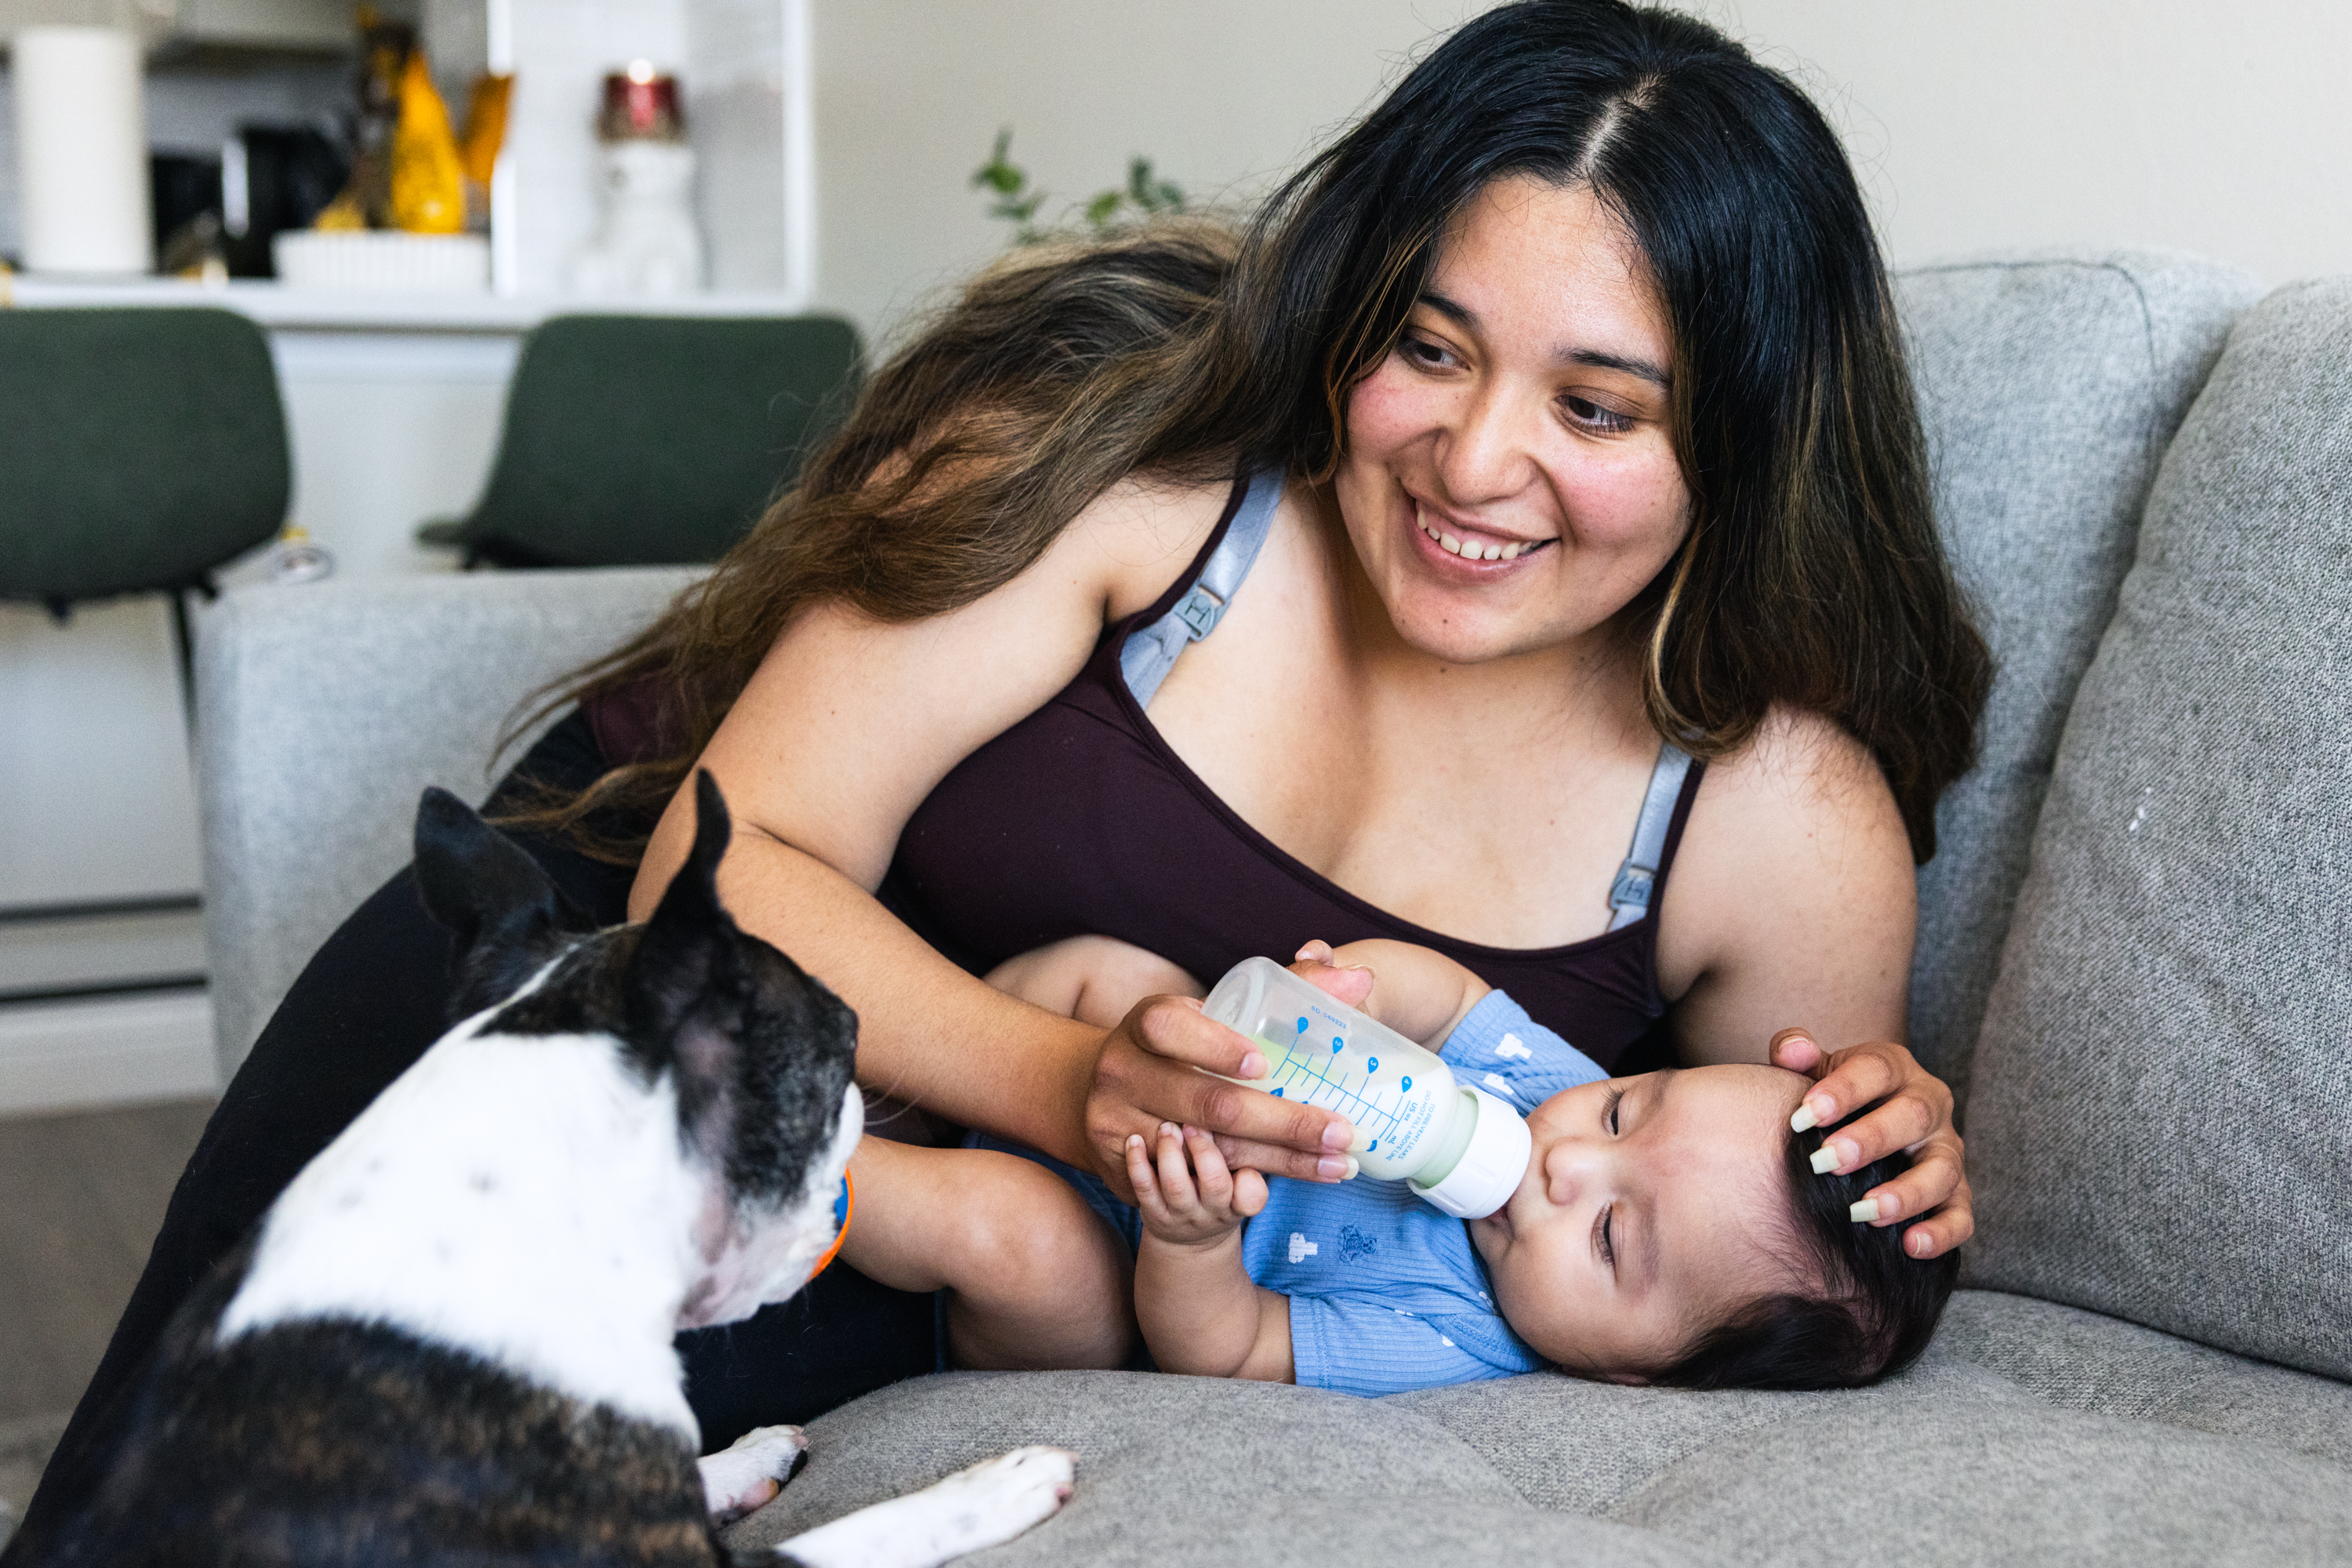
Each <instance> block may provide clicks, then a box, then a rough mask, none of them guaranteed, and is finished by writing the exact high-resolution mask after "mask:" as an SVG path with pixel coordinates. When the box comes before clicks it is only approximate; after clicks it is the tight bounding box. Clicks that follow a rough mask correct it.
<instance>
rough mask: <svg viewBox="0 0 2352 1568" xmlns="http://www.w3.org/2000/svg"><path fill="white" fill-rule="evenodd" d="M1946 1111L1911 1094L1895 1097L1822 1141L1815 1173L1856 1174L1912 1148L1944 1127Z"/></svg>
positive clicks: (1814, 1157) (1815, 1156) (1815, 1163)
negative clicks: (1891, 1155)
mask: <svg viewBox="0 0 2352 1568" xmlns="http://www.w3.org/2000/svg"><path fill="white" fill-rule="evenodd" d="M1948 1114H1949V1112H1948V1111H1945V1110H1939V1109H1938V1108H1937V1107H1934V1106H1931V1105H1929V1104H1927V1102H1926V1101H1924V1100H1921V1099H1920V1098H1919V1097H1918V1096H1917V1095H1916V1094H1912V1093H1903V1094H1897V1095H1895V1097H1894V1098H1893V1099H1891V1100H1886V1101H1885V1102H1884V1103H1882V1104H1880V1105H1877V1106H1875V1107H1874V1108H1872V1110H1871V1112H1870V1114H1869V1115H1867V1116H1863V1117H1857V1118H1856V1119H1855V1120H1853V1121H1849V1122H1847V1123H1846V1124H1845V1125H1844V1126H1843V1127H1841V1128H1839V1129H1838V1130H1837V1131H1834V1132H1832V1133H1831V1134H1830V1135H1829V1136H1828V1137H1827V1138H1824V1139H1823V1140H1822V1149H1821V1152H1820V1153H1818V1154H1816V1155H1814V1156H1813V1169H1814V1170H1816V1171H1824V1172H1825V1171H1837V1172H1841V1173H1843V1172H1846V1171H1858V1170H1860V1169H1861V1168H1862V1167H1863V1166H1864V1165H1867V1164H1869V1163H1871V1162H1872V1161H1873V1160H1883V1159H1885V1157H1886V1156H1887V1155H1889V1154H1892V1153H1894V1152H1895V1151H1896V1150H1898V1149H1914V1148H1916V1147H1917V1145H1919V1144H1920V1143H1922V1142H1925V1141H1926V1140H1927V1138H1928V1137H1929V1136H1930V1135H1931V1134H1933V1133H1934V1132H1936V1131H1937V1130H1938V1129H1940V1128H1943V1127H1946V1126H1947V1125H1948V1121H1947V1118H1948Z"/></svg>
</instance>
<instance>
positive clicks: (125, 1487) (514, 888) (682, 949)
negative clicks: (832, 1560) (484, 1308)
mask: <svg viewBox="0 0 2352 1568" xmlns="http://www.w3.org/2000/svg"><path fill="white" fill-rule="evenodd" d="M698 807H699V823H698V833H697V835H696V847H695V852H694V855H693V857H692V858H691V860H690V861H689V863H688V866H687V867H686V868H684V869H683V870H681V871H680V872H679V874H678V877H677V880H676V882H675V883H674V884H673V886H672V889H671V890H670V892H669V894H667V895H666V896H665V898H664V900H663V910H662V912H661V913H658V914H656V917H655V918H654V920H653V921H650V922H648V924H646V925H645V926H633V927H623V928H618V929H615V930H612V931H602V932H595V933H590V934H583V926H584V924H585V922H584V921H582V920H581V919H580V918H579V916H578V914H577V912H576V911H574V910H572V909H571V907H570V906H569V905H567V904H566V903H565V902H564V901H563V900H562V896H561V895H560V894H559V893H558V892H557V891H556V890H555V889H554V888H553V886H552V885H551V883H550V882H549V881H548V879H547V878H546V877H545V876H544V874H543V873H541V871H540V869H539V868H538V866H537V865H536V864H535V863H534V862H532V861H531V860H530V858H529V857H528V856H526V855H524V854H523V852H522V851H521V850H520V849H519V848H517V847H515V846H514V845H513V844H511V843H510V842H509V841H508V840H506V839H505V838H503V837H500V836H499V835H498V834H496V833H494V832H492V831H491V830H490V829H489V828H488V827H486V826H484V825H483V824H482V823H481V821H480V819H479V818H478V817H477V816H474V814H473V813H472V812H471V811H469V810H467V808H466V807H465V806H464V805H462V804H461V803H459V802H458V801H457V800H456V799H455V798H454V797H452V796H449V795H444V794H442V793H441V792H439V791H430V792H427V795H426V798H425V802H424V805H422V807H421V808H420V810H419V813H418V821H417V869H418V880H419V885H420V888H421V889H422V890H423V891H424V894H425V900H426V902H427V904H428V905H429V906H430V907H431V908H432V910H433V911H434V913H435V914H436V917H438V918H440V919H441V920H443V921H444V922H445V923H446V924H448V925H450V926H451V927H452V928H453V930H454V931H456V933H457V977H456V980H457V983H456V986H455V990H454V993H453V998H452V1011H453V1013H454V1014H456V1015H457V1016H471V1015H472V1014H474V1013H476V1012H478V1011H479V1010H480V1009H481V1008H483V1007H485V1006H488V1005H491V1004H492V1003H494V1002H496V1001H497V1000H498V999H499V997H503V996H507V995H510V994H512V993H513V992H514V990H515V989H516V988H517V987H518V986H520V985H521V984H524V983H525V982H526V981H527V980H529V979H530V977H531V976H532V975H534V974H537V973H539V972H540V971H541V969H544V968H545V967H546V966H547V965H548V964H549V963H556V964H557V967H556V969H555V971H554V972H553V973H551V974H549V975H548V976H547V978H546V979H545V980H544V981H543V982H542V983H541V984H540V985H538V986H537V987H536V988H535V989H533V990H532V991H531V992H530V994H527V995H525V996H523V997H520V998H519V999H518V1000H516V1001H514V1002H512V1003H509V1004H508V1005H505V1006H504V1007H503V1008H501V1009H500V1011H499V1014H498V1015H497V1016H496V1017H495V1018H494V1019H493V1020H492V1021H491V1022H490V1023H489V1024H488V1026H487V1028H488V1030H492V1031H496V1032H498V1033H500V1034H507V1035H525V1036H545V1035H558V1034H583V1033H587V1034H610V1035H612V1036H613V1037H615V1039H616V1041H617V1042H618V1043H619V1047H620V1049H621V1050H622V1052H623V1055H624V1056H625V1059H626V1060H627V1061H628V1062H629V1063H630V1064H631V1065H632V1066H633V1067H634V1068H635V1069H636V1071H637V1072H638V1073H639V1074H640V1075H642V1078H643V1080H644V1081H645V1082H646V1083H647V1084H648V1085H650V1084H651V1083H652V1082H653V1081H654V1080H655V1079H656V1078H657V1077H658V1076H659V1075H661V1074H662V1073H664V1072H669V1073H673V1074H675V1076H676V1078H677V1083H678V1088H679V1094H678V1107H679V1110H678V1121H679V1137H680V1140H681V1143H682V1145H683V1147H684V1148H685V1149H687V1150H689V1151H692V1152H696V1153H698V1154H699V1155H700V1156H701V1157H703V1158H704V1159H707V1160H709V1162H710V1163H712V1165H713V1166H715V1167H717V1168H719V1169H723V1171H724V1172H725V1181H726V1185H727V1188H728V1195H729V1197H730V1200H731V1201H732V1202H734V1203H736V1204H737V1205H773V1204H775V1203H776V1202H779V1201H782V1200H784V1199H787V1198H789V1197H792V1196H793V1195H796V1194H798V1193H799V1190H800V1186H801V1184H802V1183H803V1181H804V1180H805V1178H806V1177H807V1175H808V1173H809V1171H810V1168H811V1161H812V1160H813V1159H814V1157H815V1156H816V1155H817V1154H818V1153H819V1152H821V1151H822V1149H823V1148H824V1145H825V1143H826V1141H827V1140H828V1139H829V1138H830V1136H831V1135H832V1132H833V1129H834V1126H835V1122H836V1120H837V1118H838V1116H839V1114H840V1108H841V1104H842V1099H843V1095H844V1092H845V1089H846V1088H847V1086H848V1083H849V1078H850V1071H851V1068H852V1065H853V1064H852V1058H853V1054H854V1051H855V1049H856V1019H855V1017H854V1016H852V1015H851V1014H850V1012H849V1009H848V1008H847V1007H845V1006H844V1005H842V1004H841V1002H840V1001H839V1000H838V999H836V998H835V996H834V995H833V994H832V993H830V992H829V991H827V990H825V988H824V986H823V985H821V984H818V983H817V982H816V981H814V980H813V979H811V978H809V977H808V976H807V975H806V974H804V973H802V971H801V970H800V968H799V967H798V966H797V965H796V964H794V963H793V962H792V961H791V960H790V959H788V958H786V957H785V956H784V955H783V954H782V953H781V952H777V951H776V950H775V949H774V948H772V947H771V946H769V945H768V944H767V943H766V942H761V941H760V940H759V939H758V938H756V937H752V936H750V935H748V934H746V933H745V932H743V931H741V930H740V928H738V927H737V926H736V924H735V922H734V921H732V920H731V919H730V918H729V916H728V915H727V913H726V911H725V910H723V909H722V908H721V907H720V906H719V901H718V891H717V882H716V872H717V868H718V862H719V857H720V855H721V854H723V853H724V851H725V848H726V846H727V842H728V837H729V831H730V829H729V822H728V816H727V810H726V806H725V805H724V804H723V803H722V802H721V801H720V799H719V792H718V789H717V786H716V785H714V784H711V783H710V782H709V777H708V775H705V776H704V777H703V778H702V779H701V780H700V787H699V791H698ZM559 959H560V962H559ZM518 1112H519V1113H523V1114H527V1113H528V1108H523V1107H519V1108H518ZM264 1224H265V1225H266V1224H267V1221H266V1219H265V1221H264ZM256 1234H257V1235H258V1231H257V1233H256ZM254 1247H255V1241H254V1238H253V1237H248V1238H247V1241H246V1242H245V1244H244V1245H243V1246H242V1247H239V1248H238V1250H237V1251H236V1253H234V1254H232V1255H231V1256H230V1257H228V1258H225V1259H224V1260H223V1261H222V1263H221V1265H220V1266H219V1267H218V1268H216V1269H215V1271H214V1272H213V1274H212V1276H211V1278H210V1279H207V1280H206V1281H205V1283H204V1284H203V1285H201V1286H200V1287H199V1288H198V1289H196V1290H195V1291H194V1293H193V1294H192V1295H191V1296H190V1298H189V1299H188V1300H186V1301H185V1302H184V1303H183V1304H182V1306H181V1308H180V1310H179V1311H178V1313H177V1314H176V1315H175V1316H174V1318H173V1321H172V1324H171V1326H170V1328H169V1329H168V1330H167V1331H166V1332H165V1334H164V1337H163V1341H162V1342H161V1343H160V1344H159V1345H158V1347H157V1350H156V1352H155V1355H154V1359H153V1360H152V1362H151V1363H150V1365H149V1368H148V1372H147V1375H146V1378H145V1381H144V1383H143V1384H142V1386H141V1388H140V1391H139V1393H138V1394H137V1395H136V1404H135V1406H134V1409H133V1412H132V1414H131V1417H130V1419H129V1421H128V1422H127V1423H126V1428H127V1432H128V1436H126V1438H125V1439H124V1441H123V1443H122V1446H121V1448H120V1449H119V1451H118V1453H117V1456H116V1458H115V1461H114V1464H113V1467H112V1468H111V1470H110V1473H109V1474H108V1476H107V1478H106V1480H105V1482H104V1484H103V1486H102V1487H101V1488H100V1490H99V1491H98V1493H97V1495H96V1496H95V1497H94V1498H93V1500H91V1501H90V1503H89V1505H88V1506H87V1507H86V1508H85V1509H84V1510H81V1511H80V1512H79V1515H78V1516H76V1517H74V1518H72V1519H69V1520H68V1521H63V1522H62V1523H61V1524H60V1526H59V1528H58V1530H57V1531H54V1532H52V1533H50V1534H49V1535H48V1536H47V1538H46V1539H43V1540H35V1539H31V1538H28V1537H25V1536H19V1538H18V1539H17V1540H16V1541H15V1542H12V1543H11V1546H10V1549H9V1550H8V1551H7V1552H6V1553H5V1563H7V1564H8V1568H34V1565H35V1564H41V1565H45V1568H47V1565H56V1568H81V1565H83V1564H90V1565H104V1568H145V1565H149V1564H152V1565H155V1568H163V1565H165V1564H173V1565H177V1564H186V1563H206V1564H239V1565H243V1564H253V1565H257V1568H259V1565H274V1564H288V1565H291V1564H298V1563H299V1564H317V1563H434V1564H436V1565H445V1568H473V1565H477V1564H479V1565H488V1564H493V1563H497V1564H521V1563H531V1564H557V1563H561V1564H565V1565H567V1568H573V1565H576V1568H602V1565H604V1564H608V1563H609V1564H615V1565H618V1564H623V1563H627V1564H635V1565H656V1568H658V1565H667V1564H680V1565H684V1564H694V1565H698V1568H702V1565H709V1564H714V1563H721V1562H725V1561H728V1560H729V1557H728V1553H727V1552H726V1551H725V1549H724V1548H722V1547H721V1546H720V1545H719V1542H718V1540H717V1538H716V1537H715V1535H714V1534H713V1533H712V1531H711V1527H710V1524H709V1517H708V1515H707V1512H706V1504H705V1500H704V1493H703V1488H702V1480H701V1477H700V1474H699V1472H698V1469H697V1468H696V1464H695V1453H694V1450H693V1447H691V1445H690V1444H689V1443H688V1441H687V1439H686V1438H685V1436H683V1435H682V1434H681V1433H680V1432H678V1431H677V1429H675V1428H673V1427H669V1426H662V1425H659V1424H656V1423H653V1422H648V1421H641V1420H635V1419H632V1418H628V1417H625V1416H623V1415H619V1414H618V1413H617V1412H615V1411H614V1409H613V1408H612V1407H610V1406H608V1405H588V1404H585V1403H583V1402H582V1401H581V1400H578V1399H575V1398H572V1397H570V1396H568V1395H566V1394H562V1393H559V1392H556V1391H555V1390H552V1389H550V1388H547V1387H544V1386H541V1385H540V1384H534V1383H532V1382H530V1381H529V1380H527V1379H524V1378H521V1377H519V1376H517V1375H516V1374H514V1373H511V1372H509V1371H507V1370H505V1369H504V1368H502V1367H500V1366H499V1365H497V1364H495V1363H491V1362H489V1361H488V1360H486V1359H484V1358H482V1357H480V1356H478V1355H474V1354H471V1353H469V1352H464V1351H460V1350H457V1349H453V1348H451V1347H449V1346H446V1345H441V1344H436V1343H432V1342H426V1341H425V1340H423V1339H420V1338H418V1337H416V1336H415V1335H413V1334H409V1333H406V1332H404V1331H400V1330H396V1329H394V1328H390V1327H387V1326H384V1325H383V1324H381V1323H369V1322H362V1321H353V1320H351V1319H349V1318H336V1317H321V1318H312V1319H302V1320H297V1321H290V1322H284V1323H279V1324H277V1325H274V1326H271V1327H268V1328H264V1329H260V1330H258V1331H254V1332H250V1333H247V1334H244V1335H242V1336H239V1337H237V1338H236V1339H234V1340H232V1341H231V1342H228V1343H226V1344H223V1343H221V1342H218V1340H217V1338H216V1335H215V1329H216V1326H217V1325H218V1323H219V1322H220V1321H221V1317H222V1314H223V1312H224V1311H225V1310H226V1308H227V1306H228V1304H229V1302H230V1301H231V1300H233V1299H234V1298H235V1296H236V1292H237V1289H238V1288H239V1286H240V1285H241V1284H242V1283H243V1282H244V1280H245V1279H246V1277H247V1271H248V1268H249V1267H250V1264H251V1260H252V1258H253V1253H254ZM551 1310H561V1307H560V1304H558V1305H554V1306H551ZM743 1560H744V1561H751V1559H743ZM757 1561H760V1562H763V1563H778V1562H787V1563H788V1562H790V1561H791V1560H790V1559H789V1558H783V1557H779V1556H778V1555H775V1554H762V1555H761V1557H759V1558H758V1559H757Z"/></svg>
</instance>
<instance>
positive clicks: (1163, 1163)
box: [1127, 1121, 1265, 1247]
mask: <svg viewBox="0 0 2352 1568" xmlns="http://www.w3.org/2000/svg"><path fill="white" fill-rule="evenodd" d="M1156 1152H1157V1155H1158V1163H1157V1166H1156V1168H1155V1165H1154V1161H1153V1155H1154V1153H1155V1151H1154V1150H1152V1149H1150V1148H1148V1147H1146V1146H1145V1143H1144V1141H1143V1135H1142V1134H1141V1133H1139V1132H1134V1133H1129V1135H1128V1140H1127V1179H1128V1181H1129V1183H1131V1184H1133V1185H1134V1187H1135V1206H1136V1207H1137V1208H1139V1209H1140V1210H1142V1211H1143V1226H1144V1228H1145V1229H1146V1230H1149V1231H1150V1233H1151V1234H1152V1235H1153V1236H1156V1237H1159V1238H1160V1240H1162V1241H1165V1242H1171V1243H1173V1244H1174V1245H1176V1246H1179V1247H1206V1246H1210V1245H1212V1244H1213V1243H1215V1242H1219V1241H1222V1240H1223V1239H1224V1238H1225V1237H1228V1236H1231V1235H1232V1234H1233V1233H1234V1231H1236V1230H1238V1229H1240V1228H1241V1223H1242V1221H1244V1220H1245V1219H1247V1218H1249V1217H1250V1216H1251V1215H1254V1214H1255V1213H1257V1212H1258V1210H1260V1209H1262V1208H1264V1207H1265V1177H1264V1176H1261V1175H1259V1174H1258V1173H1256V1172H1255V1171H1243V1172H1241V1173H1239V1174H1235V1173H1234V1172H1232V1171H1229V1170H1227V1169H1226V1168H1225V1161H1224V1156H1223V1155H1222V1154H1220V1153H1218V1152H1217V1142H1216V1140H1215V1139H1213V1138H1212V1137H1210V1136H1209V1135H1208V1134H1207V1133H1206V1132H1203V1131H1201V1130H1200V1129H1199V1128H1197V1127H1186V1128H1182V1129H1181V1130H1180V1129H1179V1128H1178V1127H1177V1126H1176V1124H1175V1123H1174V1122H1172V1121H1163V1122H1161V1123H1160V1141H1159V1148H1158V1150H1157V1151H1156ZM1188 1156H1189V1157H1190V1160H1189V1168H1188V1163H1187V1157H1188Z"/></svg>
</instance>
